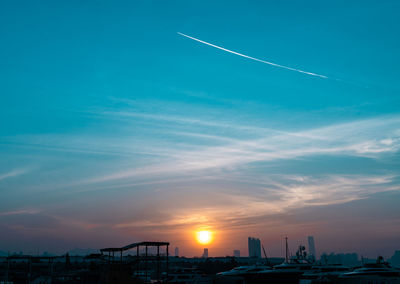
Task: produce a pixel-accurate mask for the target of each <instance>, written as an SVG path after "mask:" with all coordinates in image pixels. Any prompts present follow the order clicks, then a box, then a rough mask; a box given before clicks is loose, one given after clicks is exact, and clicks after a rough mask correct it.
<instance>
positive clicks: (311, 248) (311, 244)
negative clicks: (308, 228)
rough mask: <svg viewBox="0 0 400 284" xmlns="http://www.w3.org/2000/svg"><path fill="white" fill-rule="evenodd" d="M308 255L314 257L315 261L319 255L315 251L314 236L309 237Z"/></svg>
mask: <svg viewBox="0 0 400 284" xmlns="http://www.w3.org/2000/svg"><path fill="white" fill-rule="evenodd" d="M308 254H309V255H310V256H312V257H313V258H314V259H316V258H317V253H316V251H315V243H314V237H313V236H308Z"/></svg>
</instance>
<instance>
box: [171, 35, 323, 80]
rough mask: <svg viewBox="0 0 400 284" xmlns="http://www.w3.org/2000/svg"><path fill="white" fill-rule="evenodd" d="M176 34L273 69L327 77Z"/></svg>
mask: <svg viewBox="0 0 400 284" xmlns="http://www.w3.org/2000/svg"><path fill="white" fill-rule="evenodd" d="M178 34H179V35H181V36H184V37H187V38H190V39H192V40H195V41H198V42H201V43H204V44H206V45H209V46H212V47H215V48H218V49H221V50H223V51H226V52H229V53H232V54H236V55H239V56H242V57H245V58H248V59H251V60H254V61H258V62H261V63H265V64H269V65H272V66H275V67H279V68H284V69H287V70H291V71H296V72H300V73H303V74H307V75H311V76H316V77H320V78H324V79H327V78H328V77H327V76H324V75H320V74H316V73H311V72H307V71H303V70H300V69H296V68H292V67H288V66H284V65H280V64H276V63H273V62H269V61H265V60H261V59H258V58H255V57H251V56H248V55H245V54H241V53H239V52H236V51H233V50H229V49H226V48H223V47H221V46H218V45H215V44H212V43H209V42H206V41H203V40H200V39H198V38H195V37H191V36H188V35H185V34H183V33H180V32H178Z"/></svg>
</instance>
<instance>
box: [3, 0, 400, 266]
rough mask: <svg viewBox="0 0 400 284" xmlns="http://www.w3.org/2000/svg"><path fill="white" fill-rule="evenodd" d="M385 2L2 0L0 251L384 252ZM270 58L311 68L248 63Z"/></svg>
mask: <svg viewBox="0 0 400 284" xmlns="http://www.w3.org/2000/svg"><path fill="white" fill-rule="evenodd" d="M399 13H400V2H399V1H394V0H384V1H381V0H380V1H330V0H327V1H319V0H318V1H289V0H285V1H218V2H217V1H207V0H206V1H18V0H17V1H1V2H0V39H1V44H0V97H1V104H0V157H1V159H0V198H1V202H0V231H1V232H2V233H1V234H0V250H1V251H24V252H26V253H36V252H39V251H48V252H53V253H64V252H65V251H67V250H70V249H73V248H83V249H86V248H94V249H98V248H102V247H111V246H117V247H120V246H123V245H126V244H129V243H133V242H137V241H144V240H151V241H169V242H170V243H171V246H172V247H179V250H180V253H181V255H186V256H200V255H201V254H202V250H203V247H204V246H203V245H199V244H197V243H196V241H195V238H194V232H196V231H197V230H200V229H203V230H211V231H213V232H214V241H213V242H212V243H211V244H209V245H208V248H209V255H210V256H224V255H232V253H233V250H234V249H240V251H241V254H242V255H244V256H245V255H247V237H249V236H253V237H258V238H260V239H261V242H262V244H263V245H264V247H265V249H266V251H267V254H268V255H271V256H283V255H284V248H285V247H284V237H285V236H288V238H289V245H290V249H291V251H292V252H294V251H295V249H296V247H297V246H298V245H299V244H301V243H302V244H306V243H305V242H306V239H307V236H308V235H313V236H314V238H315V243H316V249H317V253H318V254H320V253H322V252H328V253H329V252H332V251H335V252H357V253H359V254H360V255H363V256H366V257H371V258H375V257H376V256H377V255H383V256H386V257H390V256H391V255H392V254H393V252H394V250H396V249H400V247H399V243H400V210H399V208H398V204H399V202H400V151H399V150H400V96H399V95H400V81H399V75H400V53H399V50H400V37H399V36H398V35H399V34H400V22H399V19H398V15H399ZM179 33H182V34H184V35H188V36H190V37H193V38H196V39H199V40H201V41H204V42H206V43H210V44H213V45H216V46H218V47H221V48H224V49H226V50H228V51H234V52H236V53H240V54H241V55H246V56H248V57H251V58H256V59H259V60H261V61H266V62H273V63H275V64H278V65H281V66H286V67H289V68H291V69H297V70H302V71H306V72H310V73H313V74H319V75H322V76H313V75H310V74H306V73H301V72H297V71H294V70H289V69H287V68H286V69H285V68H282V67H279V66H272V65H271V64H267V63H265V62H260V61H255V60H253V59H251V58H248V57H244V56H240V55H238V54H234V53H232V52H227V51H226V50H222V49H218V48H215V47H213V46H211V45H207V44H205V43H202V42H199V41H196V40H193V39H191V38H189V37H185V36H183V35H181V34H179Z"/></svg>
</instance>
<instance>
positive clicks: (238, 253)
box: [233, 249, 240, 257]
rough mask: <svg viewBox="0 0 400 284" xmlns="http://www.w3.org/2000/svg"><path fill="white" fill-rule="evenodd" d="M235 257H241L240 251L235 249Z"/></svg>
mask: <svg viewBox="0 0 400 284" xmlns="http://www.w3.org/2000/svg"><path fill="white" fill-rule="evenodd" d="M233 256H234V257H240V250H238V249H235V250H234V251H233Z"/></svg>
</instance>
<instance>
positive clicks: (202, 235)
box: [196, 231, 212, 245]
mask: <svg viewBox="0 0 400 284" xmlns="http://www.w3.org/2000/svg"><path fill="white" fill-rule="evenodd" d="M196 239H197V241H198V242H199V243H200V244H202V245H207V244H209V243H211V241H212V233H211V232H210V231H199V232H197V233H196Z"/></svg>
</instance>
